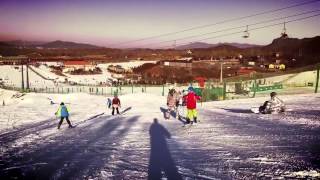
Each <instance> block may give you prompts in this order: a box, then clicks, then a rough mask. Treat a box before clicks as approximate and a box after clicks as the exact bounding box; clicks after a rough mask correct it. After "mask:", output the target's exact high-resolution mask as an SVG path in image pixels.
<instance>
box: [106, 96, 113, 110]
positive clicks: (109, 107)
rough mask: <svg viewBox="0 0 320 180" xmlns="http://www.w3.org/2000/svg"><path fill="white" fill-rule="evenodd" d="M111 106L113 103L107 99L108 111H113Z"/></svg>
mask: <svg viewBox="0 0 320 180" xmlns="http://www.w3.org/2000/svg"><path fill="white" fill-rule="evenodd" d="M111 105H112V101H111V99H110V98H108V99H107V106H108V109H111Z"/></svg>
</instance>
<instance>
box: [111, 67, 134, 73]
mask: <svg viewBox="0 0 320 180" xmlns="http://www.w3.org/2000/svg"><path fill="white" fill-rule="evenodd" d="M108 71H110V72H113V73H118V74H122V73H132V69H130V68H129V69H125V68H123V67H122V66H120V65H115V66H114V65H109V66H108Z"/></svg>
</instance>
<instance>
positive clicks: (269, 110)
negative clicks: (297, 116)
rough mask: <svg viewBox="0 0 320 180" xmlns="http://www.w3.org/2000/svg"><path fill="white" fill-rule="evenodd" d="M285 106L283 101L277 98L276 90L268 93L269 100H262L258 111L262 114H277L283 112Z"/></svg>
mask: <svg viewBox="0 0 320 180" xmlns="http://www.w3.org/2000/svg"><path fill="white" fill-rule="evenodd" d="M285 109H286V106H285V104H284V102H283V101H282V100H281V99H280V98H278V96H277V93H276V92H272V93H270V100H269V101H266V102H264V104H263V105H262V106H260V107H259V112H260V113H262V114H278V113H282V112H285Z"/></svg>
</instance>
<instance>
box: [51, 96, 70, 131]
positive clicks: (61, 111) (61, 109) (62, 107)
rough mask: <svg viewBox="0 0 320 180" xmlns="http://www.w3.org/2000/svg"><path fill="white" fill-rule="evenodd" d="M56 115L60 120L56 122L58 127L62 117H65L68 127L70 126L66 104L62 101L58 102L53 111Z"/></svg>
mask: <svg viewBox="0 0 320 180" xmlns="http://www.w3.org/2000/svg"><path fill="white" fill-rule="evenodd" d="M55 115H57V116H58V117H60V122H59V124H58V129H60V126H61V124H62V122H63V119H64V118H66V121H67V123H68V124H69V128H72V127H73V126H72V125H71V122H70V121H69V110H68V108H67V106H66V105H64V103H63V102H61V103H60V106H59V109H58V110H57V112H56V113H55Z"/></svg>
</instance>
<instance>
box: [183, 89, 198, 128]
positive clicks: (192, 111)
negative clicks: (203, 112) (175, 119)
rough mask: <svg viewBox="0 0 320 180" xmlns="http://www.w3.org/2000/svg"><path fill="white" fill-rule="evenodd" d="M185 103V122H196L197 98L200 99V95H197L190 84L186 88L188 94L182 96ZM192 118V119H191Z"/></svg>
mask: <svg viewBox="0 0 320 180" xmlns="http://www.w3.org/2000/svg"><path fill="white" fill-rule="evenodd" d="M183 98H184V99H185V101H186V103H187V118H186V120H187V122H186V123H187V124H190V123H191V124H193V122H194V123H197V116H198V112H197V100H200V99H201V97H200V96H198V95H197V94H196V93H195V92H194V89H193V87H192V86H190V87H189V88H188V94H187V95H185V96H184V97H183ZM192 120H193V121H192Z"/></svg>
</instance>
